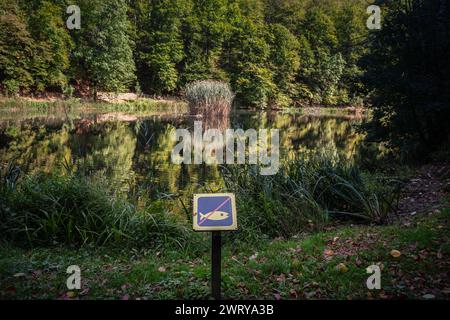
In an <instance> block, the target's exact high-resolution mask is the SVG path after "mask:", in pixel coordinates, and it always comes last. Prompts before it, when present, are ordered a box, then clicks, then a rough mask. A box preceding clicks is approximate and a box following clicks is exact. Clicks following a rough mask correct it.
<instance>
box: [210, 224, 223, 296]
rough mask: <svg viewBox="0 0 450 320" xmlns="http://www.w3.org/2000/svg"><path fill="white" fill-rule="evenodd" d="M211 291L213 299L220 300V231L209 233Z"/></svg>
mask: <svg viewBox="0 0 450 320" xmlns="http://www.w3.org/2000/svg"><path fill="white" fill-rule="evenodd" d="M211 239H212V243H211V244H212V246H211V293H212V297H213V298H214V299H215V300H220V282H221V276H220V273H221V267H222V257H221V253H222V252H221V251H222V243H221V242H222V234H221V231H213V232H212V233H211Z"/></svg>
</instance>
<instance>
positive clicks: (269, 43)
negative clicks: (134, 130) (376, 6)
mask: <svg viewBox="0 0 450 320" xmlns="http://www.w3.org/2000/svg"><path fill="white" fill-rule="evenodd" d="M0 3H1V5H0V11H1V20H0V24H1V29H0V30H1V31H0V53H1V54H0V59H1V63H0V81H1V85H2V89H3V91H4V92H5V93H8V94H14V93H18V92H21V93H39V92H44V91H63V92H71V91H72V90H74V89H78V90H87V89H89V91H88V92H89V93H91V94H95V92H96V91H97V90H103V91H129V90H131V91H137V92H144V93H148V94H157V95H161V94H174V93H178V92H179V91H180V89H181V88H183V87H184V85H185V84H186V83H188V82H189V81H192V80H197V79H217V80H224V81H227V82H229V83H230V84H231V86H232V88H233V90H234V92H235V93H236V94H237V96H238V98H239V99H240V101H241V102H242V103H243V104H246V105H259V106H261V105H263V106H264V105H268V104H275V103H276V104H282V105H287V104H289V103H291V102H292V101H293V100H294V101H298V100H300V99H302V100H307V101H310V102H313V103H322V104H348V103H351V102H355V101H356V100H357V97H358V96H360V94H358V88H359V87H360V83H359V79H358V76H359V75H360V74H361V70H360V68H359V67H358V66H357V62H358V60H359V59H360V57H361V56H362V55H363V54H364V52H365V49H364V47H363V46H361V45H359V42H360V41H361V40H362V39H364V38H365V37H366V36H367V33H368V30H367V28H366V26H365V21H366V19H367V17H368V14H366V8H367V4H366V2H365V1H360V0H352V1H348V0H345V1H343V0H327V1H320V2H319V3H318V2H317V1H312V0H307V1H274V0H231V1H228V0H208V1H204V0H154V1H148V0H107V1H86V0H80V1H77V5H79V7H80V9H81V28H80V29H79V30H77V29H73V30H69V29H68V28H67V27H66V20H67V19H68V18H69V17H70V14H67V13H66V8H67V6H68V5H70V4H72V3H71V2H70V1H65V0H53V1H50V0H32V1H29V0H26V1H23V0H13V1H10V0H2V1H1V2H0Z"/></svg>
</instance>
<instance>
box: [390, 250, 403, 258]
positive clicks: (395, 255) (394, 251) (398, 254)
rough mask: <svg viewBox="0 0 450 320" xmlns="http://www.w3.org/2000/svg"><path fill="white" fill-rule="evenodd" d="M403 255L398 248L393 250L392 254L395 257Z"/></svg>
mask: <svg viewBox="0 0 450 320" xmlns="http://www.w3.org/2000/svg"><path fill="white" fill-rule="evenodd" d="M401 255H402V253H401V252H400V251H398V250H391V256H392V257H394V258H398V257H400V256H401Z"/></svg>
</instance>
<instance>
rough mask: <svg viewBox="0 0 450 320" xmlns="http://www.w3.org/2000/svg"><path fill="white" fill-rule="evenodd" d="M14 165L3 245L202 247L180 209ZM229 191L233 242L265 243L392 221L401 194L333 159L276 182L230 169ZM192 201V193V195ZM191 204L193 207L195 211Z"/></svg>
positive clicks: (1, 216)
mask: <svg viewBox="0 0 450 320" xmlns="http://www.w3.org/2000/svg"><path fill="white" fill-rule="evenodd" d="M19 172H20V170H19V169H18V168H16V167H15V166H14V165H12V164H10V165H9V166H8V167H7V168H5V169H4V170H2V172H1V175H0V179H1V184H0V199H1V202H0V221H1V225H0V231H1V239H4V240H7V241H12V242H13V243H17V244H20V245H27V246H39V245H44V246H48V245H52V244H54V243H57V244H58V243H66V244H78V245H83V244H95V245H127V246H128V245H131V246H138V247H152V246H153V247H154V246H164V245H166V244H168V243H175V244H177V245H178V246H179V247H182V248H185V247H188V246H190V245H191V244H192V243H195V242H196V241H198V237H193V236H192V235H191V234H190V233H189V232H188V229H189V223H190V219H189V217H186V211H187V212H188V215H189V212H192V208H191V207H189V208H186V211H184V210H183V209H182V208H181V207H180V205H179V204H178V206H175V207H179V208H180V210H179V212H170V211H169V210H167V209H166V208H168V207H174V206H168V205H167V204H168V203H167V201H176V200H167V199H164V200H162V199H157V198H156V199H155V198H149V197H148V195H146V194H143V195H142V196H141V197H139V199H130V198H127V197H126V195H123V194H119V193H118V192H117V191H116V190H115V189H114V187H113V186H110V185H109V183H108V181H107V180H106V179H104V178H101V177H97V176H94V177H90V176H85V175H84V174H82V173H72V172H70V170H68V172H67V173H66V175H63V176H57V175H53V174H38V175H31V176H23V177H22V176H21V175H20V174H19ZM223 175H224V181H225V182H226V183H225V190H224V191H229V192H234V193H235V194H236V195H237V205H238V207H239V213H240V220H239V224H240V231H239V232H238V233H236V234H235V235H231V236H230V238H232V239H234V240H236V241H246V242H257V241H259V240H260V239H261V238H264V239H266V238H275V237H279V236H285V237H291V236H295V235H298V234H301V233H303V232H309V231H320V230H323V228H324V227H325V226H327V225H328V224H330V223H333V222H334V221H345V222H347V221H355V222H360V223H384V222H386V221H387V218H388V213H389V212H390V210H391V207H392V204H393V202H394V200H395V198H396V196H397V195H398V190H397V189H396V188H395V186H390V185H389V183H387V181H386V179H381V178H380V177H378V176H375V175H369V174H366V173H364V172H362V171H361V170H359V169H358V168H357V167H356V166H354V165H352V164H348V163H346V162H345V161H340V160H338V159H331V158H330V157H327V156H323V155H322V156H312V157H310V158H309V159H298V160H295V161H290V162H287V163H285V164H284V165H282V167H281V168H280V170H279V172H278V173H277V174H276V175H273V176H262V175H260V174H259V170H258V168H257V167H254V166H252V167H246V166H243V167H241V166H228V167H224V168H223ZM185 196H186V197H187V198H188V199H192V194H188V195H185ZM188 206H189V205H188Z"/></svg>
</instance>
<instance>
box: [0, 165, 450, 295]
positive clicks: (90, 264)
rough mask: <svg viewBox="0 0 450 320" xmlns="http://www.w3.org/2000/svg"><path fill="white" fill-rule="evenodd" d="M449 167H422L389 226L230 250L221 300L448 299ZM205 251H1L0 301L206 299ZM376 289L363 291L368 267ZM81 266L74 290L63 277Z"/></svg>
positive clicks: (345, 228)
mask: <svg viewBox="0 0 450 320" xmlns="http://www.w3.org/2000/svg"><path fill="white" fill-rule="evenodd" d="M449 168H450V167H449V166H448V165H443V164H433V165H428V166H424V167H422V168H421V169H419V170H418V171H417V172H416V174H414V175H413V176H414V177H413V178H412V179H410V180H409V182H408V183H407V184H406V187H405V188H404V193H403V196H402V198H401V200H400V203H399V210H398V212H397V213H396V218H395V219H394V221H393V223H392V224H390V225H384V226H367V225H365V226H364V225H348V226H342V227H339V228H338V229H334V230H331V231H326V232H322V233H317V234H311V235H306V236H304V237H302V238H291V239H275V240H272V241H269V240H267V241H261V242H260V243H258V244H257V245H254V246H249V245H248V244H246V243H239V244H235V243H233V244H232V245H231V244H227V243H224V248H223V258H222V259H223V260H222V261H223V264H222V270H223V273H222V290H223V297H224V298H225V299H244V298H245V299H411V298H414V299H450V282H449V272H450V241H449V237H450V232H449V231H450V224H449V222H450V198H449V180H450V175H449V174H450V170H449ZM209 264H210V257H209V252H204V254H203V255H198V254H197V255H195V256H192V255H190V254H189V253H186V252H180V251H177V250H170V251H167V250H161V251H157V250H134V249H118V248H115V249H111V248H96V247H89V246H87V247H83V248H81V249H79V248H75V247H73V248H70V247H58V248H35V249H18V248H15V247H10V246H5V245H4V246H1V247H0V299H122V300H128V299H142V300H143V299H208V298H209V292H210V288H209V279H210V265H209ZM374 264H375V265H378V266H379V267H380V269H381V290H369V289H368V288H367V286H366V280H367V278H368V277H369V276H370V275H371V274H368V273H367V272H366V268H367V267H368V266H370V265H374ZM70 265H78V266H80V268H81V279H82V280H81V285H82V287H81V289H80V290H73V291H70V290H68V289H67V287H66V279H67V277H68V275H67V274H66V269H67V267H68V266H70Z"/></svg>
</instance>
